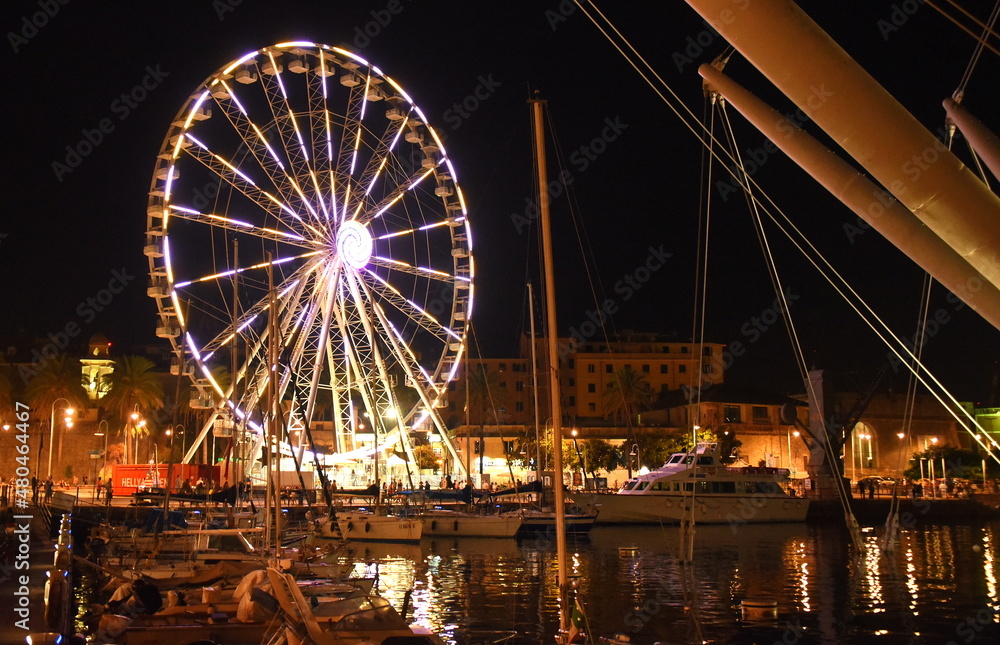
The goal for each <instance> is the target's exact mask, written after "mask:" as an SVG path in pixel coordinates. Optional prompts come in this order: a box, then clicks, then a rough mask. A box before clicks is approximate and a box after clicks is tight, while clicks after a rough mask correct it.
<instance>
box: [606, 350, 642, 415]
mask: <svg viewBox="0 0 1000 645" xmlns="http://www.w3.org/2000/svg"><path fill="white" fill-rule="evenodd" d="M609 385H610V387H609V388H608V389H607V390H606V391H605V392H604V395H603V401H602V403H603V405H604V415H605V417H606V418H608V419H612V420H614V421H617V422H618V423H621V424H623V425H624V424H627V423H634V422H635V421H636V420H637V419H638V416H639V412H640V411H642V410H645V409H647V408H649V406H650V405H651V404H652V402H653V390H652V388H651V387H650V386H649V381H647V380H646V375H645V374H643V373H642V372H637V371H635V369H633V368H632V366H631V365H626V366H625V367H623V368H622V369H620V370H618V371H617V372H615V375H614V378H613V379H612V380H611V382H610V383H609Z"/></svg>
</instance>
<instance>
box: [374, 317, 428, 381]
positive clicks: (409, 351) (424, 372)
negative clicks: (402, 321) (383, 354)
mask: <svg viewBox="0 0 1000 645" xmlns="http://www.w3.org/2000/svg"><path fill="white" fill-rule="evenodd" d="M375 306H376V307H378V308H379V311H381V312H382V318H383V319H384V321H385V324H387V325H388V326H389V329H390V330H392V333H393V335H394V336H395V337H396V340H398V341H399V344H400V345H401V346H402V347H405V348H406V353H407V354H409V356H410V360H412V361H413V364H414V365H416V366H417V369H418V370H420V374H421V375H422V376H423V377H424V380H426V381H427V383H428V384H429V385H430V386H431V388H433V389H434V391H435V392H436V393H438V394H440V392H439V391H438V389H437V387H436V386H435V385H434V382H433V381H432V380H431V375H430V374H428V373H427V370H426V369H424V366H423V365H421V364H420V363H419V362H417V357H416V355H415V354H414V353H413V350H412V349H410V346H409V345H408V344H407V343H406V342H404V341H403V335H402V334H401V333H399V330H398V329H396V325H394V324H392V321H391V320H389V319H388V318H387V317H386V315H385V310H384V309H382V306H381V305H379V304H376V305H375Z"/></svg>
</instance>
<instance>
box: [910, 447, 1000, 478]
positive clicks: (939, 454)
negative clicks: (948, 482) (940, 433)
mask: <svg viewBox="0 0 1000 645" xmlns="http://www.w3.org/2000/svg"><path fill="white" fill-rule="evenodd" d="M942 459H943V460H944V465H945V468H946V474H947V476H948V477H951V478H958V479H973V480H982V478H983V456H982V455H981V454H980V453H979V452H977V451H975V450H963V449H961V448H957V447H955V446H949V445H943V446H934V447H932V448H929V449H928V450H924V451H923V452H915V453H913V457H912V458H911V459H910V463H909V465H908V466H907V468H906V470H904V471H903V476H904V477H907V478H909V479H920V467H921V463H923V468H924V475H925V476H926V477H930V471H931V467H930V466H929V465H928V463H927V462H929V461H933V462H934V476H935V477H941V461H942ZM986 476H987V477H989V478H994V477H1000V464H997V463H996V462H995V461H993V460H992V459H989V458H987V459H986Z"/></svg>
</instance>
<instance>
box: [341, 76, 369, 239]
mask: <svg viewBox="0 0 1000 645" xmlns="http://www.w3.org/2000/svg"><path fill="white" fill-rule="evenodd" d="M350 74H351V75H352V78H354V80H353V81H352V82H353V83H355V84H354V85H352V86H350V91H349V92H348V99H347V111H346V113H345V114H344V119H343V128H342V130H341V136H340V147H339V148H338V152H337V170H336V177H337V179H338V180H339V182H340V187H341V195H340V199H339V201H340V207H341V210H340V216H339V221H340V222H344V221H346V219H347V204H348V203H350V201H351V192H352V190H353V188H354V179H353V177H354V167H355V165H356V164H357V158H358V150H359V149H360V148H361V141H362V135H363V134H364V123H363V119H364V116H365V108H366V106H367V105H368V101H367V91H368V84H367V82H366V83H365V84H364V85H362V84H361V83H360V82H359V80H360V79H357V78H356V76H354V72H350ZM359 88H360V89H359Z"/></svg>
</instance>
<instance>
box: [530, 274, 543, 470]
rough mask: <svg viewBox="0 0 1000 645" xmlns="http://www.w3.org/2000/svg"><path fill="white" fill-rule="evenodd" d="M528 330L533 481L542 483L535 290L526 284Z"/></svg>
mask: <svg viewBox="0 0 1000 645" xmlns="http://www.w3.org/2000/svg"><path fill="white" fill-rule="evenodd" d="M528 318H529V320H528V329H529V330H530V332H531V393H532V394H531V395H532V398H533V399H534V402H535V481H536V482H538V483H541V481H542V442H541V441H540V440H539V437H538V359H537V357H536V356H535V290H534V289H533V288H532V287H531V283H530V282H529V283H528Z"/></svg>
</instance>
